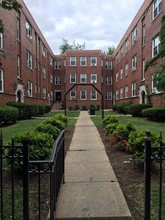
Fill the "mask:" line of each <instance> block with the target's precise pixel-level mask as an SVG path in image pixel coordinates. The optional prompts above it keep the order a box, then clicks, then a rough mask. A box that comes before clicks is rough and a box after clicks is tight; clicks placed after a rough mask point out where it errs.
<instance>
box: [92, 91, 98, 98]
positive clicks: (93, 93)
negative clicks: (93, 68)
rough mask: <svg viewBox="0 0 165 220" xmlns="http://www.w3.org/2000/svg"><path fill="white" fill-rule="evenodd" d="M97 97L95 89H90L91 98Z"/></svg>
mask: <svg viewBox="0 0 165 220" xmlns="http://www.w3.org/2000/svg"><path fill="white" fill-rule="evenodd" d="M96 99H97V92H96V91H95V90H93V91H91V100H96Z"/></svg>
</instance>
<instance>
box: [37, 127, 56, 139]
mask: <svg viewBox="0 0 165 220" xmlns="http://www.w3.org/2000/svg"><path fill="white" fill-rule="evenodd" d="M35 131H37V132H43V133H48V134H50V135H52V137H53V140H54V141H55V140H56V138H57V137H58V135H59V133H60V130H59V129H58V128H57V127H55V126H53V125H51V124H44V123H41V124H40V125H38V126H37V127H36V129H35Z"/></svg>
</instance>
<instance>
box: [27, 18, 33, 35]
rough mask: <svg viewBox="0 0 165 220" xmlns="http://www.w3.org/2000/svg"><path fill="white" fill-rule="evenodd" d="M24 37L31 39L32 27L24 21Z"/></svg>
mask: <svg viewBox="0 0 165 220" xmlns="http://www.w3.org/2000/svg"><path fill="white" fill-rule="evenodd" d="M26 36H27V37H28V38H29V39H32V26H31V24H30V23H29V21H28V20H26Z"/></svg>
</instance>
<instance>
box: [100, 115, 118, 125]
mask: <svg viewBox="0 0 165 220" xmlns="http://www.w3.org/2000/svg"><path fill="white" fill-rule="evenodd" d="M111 123H119V121H118V119H117V118H116V117H115V116H113V115H109V116H107V117H105V119H104V120H103V127H106V126H107V125H108V124H111Z"/></svg>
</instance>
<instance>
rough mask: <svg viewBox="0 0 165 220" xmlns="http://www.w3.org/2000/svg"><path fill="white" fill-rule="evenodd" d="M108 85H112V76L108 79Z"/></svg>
mask: <svg viewBox="0 0 165 220" xmlns="http://www.w3.org/2000/svg"><path fill="white" fill-rule="evenodd" d="M109 85H112V76H110V77H109Z"/></svg>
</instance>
